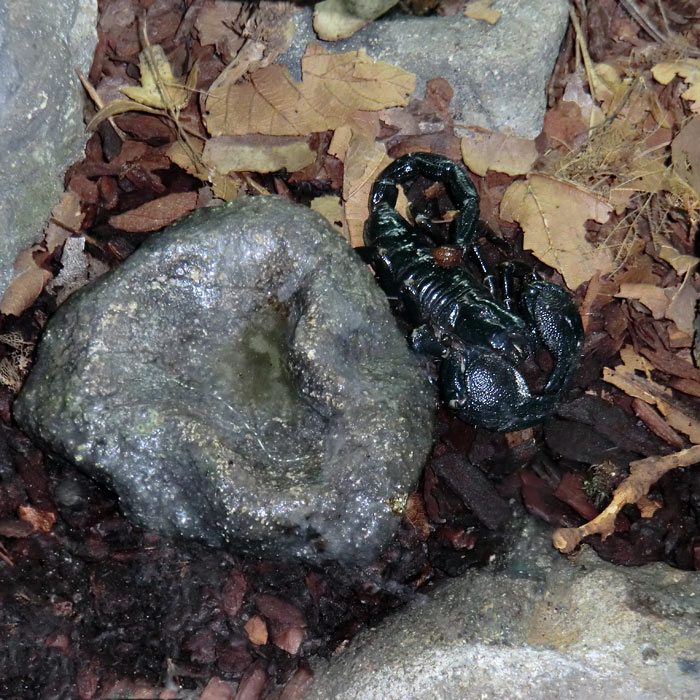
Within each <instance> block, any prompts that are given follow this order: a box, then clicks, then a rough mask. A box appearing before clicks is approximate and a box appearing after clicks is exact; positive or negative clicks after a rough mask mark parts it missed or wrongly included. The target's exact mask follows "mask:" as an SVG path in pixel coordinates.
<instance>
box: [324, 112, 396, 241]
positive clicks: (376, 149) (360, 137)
mask: <svg viewBox="0 0 700 700" xmlns="http://www.w3.org/2000/svg"><path fill="white" fill-rule="evenodd" d="M366 116H367V115H363V117H362V118H361V119H360V121H354V122H353V123H352V124H346V125H344V126H342V127H340V128H339V129H336V132H335V134H333V140H332V141H331V143H330V145H329V146H328V153H330V154H331V155H333V156H335V157H336V158H338V159H340V160H342V161H343V163H344V166H345V167H344V171H343V201H344V203H345V219H344V223H345V227H344V235H345V237H346V238H347V239H348V240H349V241H350V245H352V246H353V247H356V246H361V245H364V240H363V231H364V225H365V221H366V220H367V216H368V213H369V192H370V189H371V188H372V184H373V183H374V181H375V180H376V178H377V175H379V173H380V172H381V171H382V169H384V168H385V167H386V166H387V165H389V163H391V158H389V156H388V155H387V153H386V148H385V147H384V144H383V143H381V142H379V141H377V140H376V136H377V134H378V131H379V116H378V115H376V114H375V115H374V121H372V120H368V119H367V118H366Z"/></svg>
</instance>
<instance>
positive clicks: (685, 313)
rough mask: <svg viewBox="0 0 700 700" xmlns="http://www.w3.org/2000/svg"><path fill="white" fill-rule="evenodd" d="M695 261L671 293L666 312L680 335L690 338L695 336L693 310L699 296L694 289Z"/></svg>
mask: <svg viewBox="0 0 700 700" xmlns="http://www.w3.org/2000/svg"><path fill="white" fill-rule="evenodd" d="M697 265H698V263H697V261H696V262H695V263H694V264H693V265H692V266H691V267H690V268H688V271H687V272H686V273H685V277H684V279H683V282H681V284H680V286H679V287H678V289H677V290H676V291H675V292H674V293H673V296H672V297H671V300H670V302H669V305H668V309H667V311H666V318H667V319H669V320H671V321H673V322H674V323H675V324H676V327H677V328H678V330H679V331H681V332H682V333H685V334H686V335H687V336H689V337H692V336H693V335H694V334H695V309H696V307H697V303H698V299H699V298H700V294H698V290H697V289H696V288H695V284H694V281H695V277H696V274H695V270H696V269H697Z"/></svg>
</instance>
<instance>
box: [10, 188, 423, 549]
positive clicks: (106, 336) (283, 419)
mask: <svg viewBox="0 0 700 700" xmlns="http://www.w3.org/2000/svg"><path fill="white" fill-rule="evenodd" d="M14 413H15V417H16V419H17V421H18V422H19V424H20V425H21V426H22V427H23V428H24V429H25V430H26V431H27V432H28V433H29V434H30V435H32V436H33V437H34V438H36V439H37V440H38V441H40V442H41V443H43V444H44V445H46V446H48V447H49V449H50V450H51V451H52V452H54V453H55V454H57V455H59V456H60V457H63V458H65V459H68V460H70V461H72V462H74V463H75V464H78V465H80V466H81V467H82V468H83V469H84V470H85V471H86V472H88V473H89V474H91V475H94V476H96V477H99V478H101V479H103V480H106V481H107V482H108V483H111V484H112V485H113V487H114V489H115V490H116V491H117V493H118V494H119V495H120V497H121V500H122V503H123V505H124V507H125V509H126V510H127V511H128V512H129V513H131V514H133V516H135V517H136V518H138V520H139V521H141V522H142V523H144V524H145V526H146V527H148V528H150V529H153V530H157V531H160V532H164V533H179V534H181V535H184V536H187V537H195V538H199V539H202V540H204V541H205V542H208V543H210V544H212V545H217V546H218V545H221V544H223V543H228V544H229V545H230V546H231V547H234V548H237V549H239V550H241V551H245V552H249V553H254V554H260V555H266V556H280V557H286V558H303V559H307V560H311V561H320V560H323V559H331V558H332V559H341V560H345V561H348V562H362V561H366V560H368V559H370V558H372V557H373V556H375V555H376V554H377V552H378V550H379V549H380V547H381V546H382V545H383V544H384V543H385V542H386V540H387V539H388V538H389V537H390V535H391V533H392V532H393V529H394V527H395V525H396V524H397V518H396V516H394V515H393V514H392V512H391V509H390V507H389V504H388V502H387V501H388V500H390V499H391V498H392V497H395V496H399V495H400V494H402V493H404V492H406V491H407V490H409V489H410V488H411V486H412V485H413V484H414V482H415V481H416V479H417V478H418V475H419V474H420V471H421V468H422V466H423V462H424V460H425V457H426V455H427V452H428V449H429V447H430V443H431V429H432V414H433V396H432V392H431V390H430V387H429V385H428V382H427V379H426V377H425V373H424V371H422V370H421V368H420V367H419V365H418V361H417V360H416V359H415V357H414V356H413V355H412V354H411V352H410V351H409V349H408V346H407V343H406V341H405V338H404V337H403V336H402V334H401V333H400V332H399V330H398V328H397V327H396V324H395V321H394V319H393V317H392V316H391V313H390V310H389V307H388V303H387V300H386V298H385V296H384V295H383V293H382V292H381V291H380V289H379V287H378V286H377V285H376V283H375V281H374V279H373V277H372V275H371V273H370V272H369V270H368V269H367V267H366V266H365V265H364V264H363V263H362V262H361V261H360V260H359V258H358V257H357V255H356V254H355V253H354V252H353V251H352V249H351V248H350V247H349V246H348V244H347V243H346V241H345V240H344V239H343V238H342V237H341V236H340V234H338V233H337V232H336V231H335V230H333V229H332V228H331V227H330V225H329V224H328V223H327V222H326V221H325V219H323V218H322V217H320V216H319V215H318V214H316V213H315V212H312V211H311V210H309V209H308V208H306V207H303V206H300V205H296V204H291V203H289V202H287V201H285V200H282V199H280V198H278V197H255V198H245V199H242V200H239V201H236V202H233V203H231V204H229V205H226V206H223V207H217V208H213V209H203V210H200V211H198V212H196V213H195V214H193V215H192V216H190V217H188V218H186V219H185V220H183V221H181V222H178V223H177V224H175V225H174V226H172V227H171V228H170V229H168V230H167V231H165V232H164V233H161V234H158V235H155V236H153V237H152V238H150V239H149V240H148V241H147V242H146V243H145V244H144V245H143V246H142V247H141V248H139V249H138V250H137V251H136V252H135V253H134V254H133V255H132V256H131V257H130V258H128V259H127V260H126V261H125V262H124V263H123V264H122V265H121V266H120V267H119V268H118V269H117V270H115V271H114V272H113V273H110V274H108V275H107V276H105V277H103V278H101V279H100V280H98V281H97V282H96V283H94V284H93V285H92V286H91V287H87V288H84V289H82V290H80V291H78V292H76V293H75V294H74V295H73V296H72V297H71V298H70V299H69V300H68V301H67V302H66V303H65V304H64V305H63V306H62V307H61V308H60V309H59V310H58V312H57V313H56V314H55V315H54V316H53V318H52V319H51V320H50V321H49V323H48V325H47V327H46V330H45V332H44V336H43V338H42V341H41V343H40V348H39V352H38V356H37V360H36V363H35V366H34V368H33V370H32V372H31V374H30V376H29V378H28V380H27V382H26V385H25V387H24V389H23V391H22V393H21V394H20V396H19V398H18V400H17V401H16V403H15V409H14Z"/></svg>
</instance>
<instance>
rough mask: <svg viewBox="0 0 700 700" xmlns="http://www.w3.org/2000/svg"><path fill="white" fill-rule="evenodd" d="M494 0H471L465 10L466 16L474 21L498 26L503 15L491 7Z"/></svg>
mask: <svg viewBox="0 0 700 700" xmlns="http://www.w3.org/2000/svg"><path fill="white" fill-rule="evenodd" d="M492 4H493V0H471V2H469V3H467V6H466V7H465V8H464V14H465V15H466V16H467V17H471V18H472V19H480V20H483V21H484V22H488V23H489V24H496V22H498V20H499V19H500V17H501V14H503V13H502V12H501V11H500V10H496V9H494V8H492V7H491V5H492Z"/></svg>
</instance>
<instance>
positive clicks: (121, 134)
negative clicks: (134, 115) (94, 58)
mask: <svg viewBox="0 0 700 700" xmlns="http://www.w3.org/2000/svg"><path fill="white" fill-rule="evenodd" d="M76 72H77V73H78V77H79V78H80V82H81V83H82V84H83V87H84V88H85V92H87V94H88V95H90V99H91V100H92V101H93V102H94V103H95V104H96V105H97V109H98V111H99V110H100V109H102V108H103V107H104V106H105V103H104V102H103V101H102V98H101V97H100V96H99V94H98V92H97V90H95V88H94V87H93V86H92V84H91V83H90V81H89V80H88V79H87V78H86V77H85V76H84V75H83V74H82V72H81V71H79V70H76ZM107 121H108V122H109V123H110V124H111V125H112V128H113V129H114V132H115V133H116V135H117V136H118V137H119V138H120V139H121V140H122V141H126V134H125V133H124V132H123V131H122V130H121V129H120V128H119V127H118V126H117V125H116V123H115V121H114V117H109V119H108V120H107Z"/></svg>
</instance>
